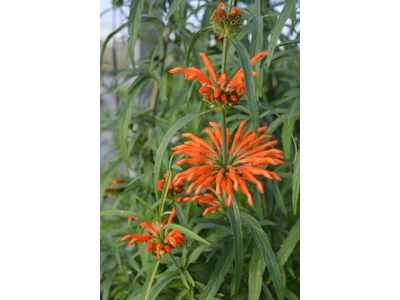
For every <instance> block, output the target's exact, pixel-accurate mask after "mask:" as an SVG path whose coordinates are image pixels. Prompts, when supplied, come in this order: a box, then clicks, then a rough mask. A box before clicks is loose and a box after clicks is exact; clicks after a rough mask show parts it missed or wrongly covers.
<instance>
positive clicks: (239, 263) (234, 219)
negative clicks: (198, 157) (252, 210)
mask: <svg viewBox="0 0 400 300" xmlns="http://www.w3.org/2000/svg"><path fill="white" fill-rule="evenodd" d="M228 212H229V220H230V222H231V227H232V231H233V240H234V245H235V275H234V284H235V297H237V296H238V294H239V288H240V279H241V277H242V269H243V233H242V222H241V218H240V211H239V207H238V205H237V203H236V199H235V197H232V205H231V206H229V207H228Z"/></svg>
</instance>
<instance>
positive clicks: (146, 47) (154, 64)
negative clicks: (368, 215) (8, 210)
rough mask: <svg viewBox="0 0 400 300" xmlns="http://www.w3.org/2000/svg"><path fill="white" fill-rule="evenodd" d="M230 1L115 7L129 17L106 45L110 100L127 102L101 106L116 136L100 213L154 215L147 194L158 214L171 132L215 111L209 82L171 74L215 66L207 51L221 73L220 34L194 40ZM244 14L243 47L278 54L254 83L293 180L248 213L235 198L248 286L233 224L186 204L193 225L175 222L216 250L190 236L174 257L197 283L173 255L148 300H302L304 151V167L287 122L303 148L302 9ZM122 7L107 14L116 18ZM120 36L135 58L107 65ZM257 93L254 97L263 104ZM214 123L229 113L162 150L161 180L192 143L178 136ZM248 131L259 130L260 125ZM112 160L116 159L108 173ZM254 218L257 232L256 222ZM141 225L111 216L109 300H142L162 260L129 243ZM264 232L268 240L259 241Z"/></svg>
mask: <svg viewBox="0 0 400 300" xmlns="http://www.w3.org/2000/svg"><path fill="white" fill-rule="evenodd" d="M219 2H220V1H218V2H217V1H186V0H180V1H179V0H173V1H165V0H152V1H142V0H138V1H133V0H132V2H129V1H121V0H120V1H113V4H114V7H113V10H114V12H115V11H120V12H121V15H122V16H124V17H123V18H122V19H123V20H122V23H121V24H118V25H119V26H116V27H117V28H116V30H115V31H114V32H112V33H110V35H109V37H108V38H107V39H106V40H105V42H104V43H103V45H102V48H101V50H102V61H101V70H102V78H101V85H102V88H103V92H102V94H101V101H102V102H104V104H105V103H107V101H108V100H109V99H114V100H115V103H116V104H117V105H116V106H114V107H111V108H110V106H108V105H102V107H101V126H100V128H101V133H102V134H103V136H104V134H105V133H108V134H109V138H108V139H107V142H106V145H103V147H104V146H105V147H106V149H107V150H106V152H105V153H104V155H103V157H102V162H101V184H100V185H101V187H100V189H101V190H100V193H101V199H100V201H101V208H100V209H101V211H105V210H125V211H135V212H138V213H141V214H143V215H146V214H147V215H149V213H148V212H147V210H146V208H145V207H144V206H143V205H142V204H141V203H140V202H139V201H138V200H137V199H136V198H135V197H134V195H137V196H140V197H141V198H142V199H144V200H145V201H146V202H147V203H148V204H149V205H150V206H151V207H152V208H154V207H156V206H157V204H158V202H157V199H156V197H155V194H154V178H153V176H154V174H153V172H154V163H155V158H156V155H157V151H158V149H159V147H160V144H161V142H162V139H163V137H164V135H165V133H166V132H167V131H168V130H169V129H171V127H173V126H174V124H175V122H176V121H177V120H179V119H181V118H182V117H185V116H187V115H189V114H190V113H193V112H199V111H204V110H205V109H207V105H206V103H205V102H203V101H201V99H202V97H201V94H200V93H198V89H199V88H200V84H199V83H195V82H192V81H185V80H184V76H176V75H172V74H170V73H168V70H169V69H171V68H174V67H177V66H183V67H187V66H194V67H197V68H200V69H203V70H204V66H203V63H202V61H201V58H200V57H199V55H198V53H199V52H205V53H206V54H207V56H208V57H209V58H210V60H211V62H212V63H213V65H214V67H215V68H216V72H217V73H219V70H218V69H219V68H220V67H221V53H222V42H220V41H219V40H217V39H216V37H215V35H214V34H213V31H204V32H203V33H202V34H201V35H200V36H199V38H198V39H197V40H196V41H195V43H194V41H192V38H193V36H194V35H195V34H196V32H198V31H199V29H201V28H206V27H209V18H210V15H211V14H212V12H213V10H214V8H215V7H216V6H217V5H218V3H219ZM234 6H237V7H238V8H240V9H241V10H242V11H243V12H244V14H245V19H246V20H247V21H246V25H245V26H244V29H243V30H242V31H241V33H240V34H239V36H238V37H236V39H235V40H236V41H240V42H241V43H242V44H243V45H244V48H245V49H246V51H247V52H248V53H249V55H250V57H252V56H253V55H254V54H256V53H257V52H259V51H261V50H264V51H265V50H268V51H269V56H268V58H267V59H263V60H261V63H259V64H258V65H256V67H255V68H256V71H257V72H259V76H258V77H255V78H254V82H255V86H256V90H255V99H257V101H258V102H259V106H258V109H259V116H258V121H259V124H260V126H265V125H268V126H269V128H268V130H267V132H266V133H267V134H272V135H273V139H278V140H279V141H280V142H279V144H278V145H277V147H278V148H280V149H283V151H284V156H285V161H286V164H284V165H280V166H275V167H274V169H273V170H274V171H276V172H277V174H278V175H279V176H280V177H281V178H282V179H283V181H282V182H277V181H272V180H266V179H262V182H263V186H264V190H265V191H266V192H265V194H259V193H258V192H257V191H256V188H255V187H253V186H252V187H251V189H250V192H251V193H252V195H253V197H254V202H255V204H254V206H253V207H250V206H248V205H247V201H246V197H245V195H243V194H242V193H241V192H239V193H237V195H236V199H237V202H238V206H239V210H240V212H241V213H242V218H243V217H244V218H246V216H250V217H251V218H250V217H249V218H248V219H247V223H246V220H244V221H243V219H242V223H243V225H245V226H243V245H242V247H243V262H242V267H243V268H242V272H241V274H240V277H239V282H238V281H237V279H235V276H234V275H235V267H236V266H237V265H238V263H237V262H236V259H237V258H236V257H234V255H233V253H234V246H233V243H234V239H233V235H234V232H233V231H232V230H233V229H232V228H231V225H230V222H229V219H228V218H227V217H226V216H224V215H222V214H221V213H220V212H218V211H217V212H216V213H215V214H209V215H207V216H206V217H202V216H201V214H202V212H203V211H204V207H203V206H199V205H197V204H196V203H193V202H189V203H184V204H180V206H181V207H182V210H183V214H184V216H185V220H183V222H182V220H180V222H178V221H176V222H178V223H180V224H181V225H183V226H187V228H188V229H190V230H191V231H193V232H195V233H196V234H198V235H199V236H201V237H202V238H204V239H206V240H207V241H209V242H210V243H211V246H207V245H204V244H201V243H198V242H197V241H194V240H192V241H189V239H187V238H185V243H184V247H180V248H178V249H175V250H174V251H173V252H172V254H173V256H174V257H175V259H176V260H177V262H178V264H179V266H182V267H183V268H184V269H186V270H187V271H188V272H189V274H190V276H191V278H192V279H193V282H194V286H193V285H191V284H190V283H189V284H188V283H187V282H184V280H182V278H181V277H180V276H179V273H178V272H177V271H176V268H175V266H174V265H173V264H172V263H171V261H170V260H169V259H168V258H167V257H163V258H162V259H161V263H160V265H159V267H158V270H157V274H156V275H155V279H154V282H153V285H152V287H151V293H150V297H149V299H213V297H214V298H217V299H233V298H234V296H233V294H235V293H234V291H235V287H237V284H240V289H239V292H238V293H236V295H235V297H236V299H278V297H279V298H280V299H283V298H282V295H284V297H285V298H286V299H298V298H299V294H300V284H299V281H300V262H299V257H300V245H299V243H298V242H299V240H300V231H299V229H300V228H299V227H300V222H299V221H300V212H299V202H298V197H299V174H298V170H299V167H300V155H299V153H298V155H297V159H296V164H295V165H294V164H293V162H294V157H295V153H296V149H295V146H294V144H293V142H292V137H291V134H290V132H289V130H288V129H287V126H288V127H289V128H290V130H291V132H292V133H293V136H294V139H295V142H296V144H297V145H298V146H299V145H300V131H299V130H300V128H299V127H300V122H299V120H300V105H299V101H300V100H299V95H300V93H299V91H300V71H299V70H300V60H299V59H300V50H299V49H300V47H299V41H300V29H299V28H300V26H299V22H300V19H299V4H298V3H297V1H290V0H288V1H282V2H277V1H257V0H256V1H254V0H252V1H234ZM126 8H129V9H128V12H129V13H128V14H125V11H126V10H124V9H126ZM113 10H110V11H106V12H104V14H106V13H113V12H112V11H113ZM117 34H118V35H122V39H124V40H125V41H126V46H127V53H128V56H129V60H128V61H127V62H126V63H120V64H113V55H109V56H104V57H107V58H111V61H109V60H105V59H103V53H104V50H105V49H106V48H107V44H108V43H109V42H110V41H111V40H112V38H113V37H115V36H117ZM138 41H139V42H138ZM139 44H140V57H139V58H137V57H135V51H138V46H137V45H139ZM135 45H136V47H135ZM192 46H194V47H193V48H192ZM191 48H192V49H191ZM188 54H189V55H188ZM136 56H137V55H136ZM114 59H116V57H114ZM106 66H108V68H106ZM110 66H112V67H110ZM240 67H241V61H240V59H239V53H237V51H236V48H235V47H234V46H233V45H232V44H231V45H230V46H229V48H228V59H227V72H228V77H231V76H232V74H234V72H236V71H237V70H238V69H239V68H240ZM246 96H247V95H246ZM246 96H245V97H244V98H243V100H247V101H252V99H246ZM107 99H108V100H107ZM277 114H278V115H279V116H280V117H278V116H277ZM250 115H251V114H250V111H249V108H248V106H247V105H237V106H235V107H234V108H233V109H232V110H230V111H229V112H228V113H227V123H228V124H227V125H228V127H229V128H230V130H231V132H234V131H235V129H236V128H237V127H238V126H239V124H240V122H241V121H242V120H250ZM210 120H211V121H215V122H219V121H220V119H219V115H218V114H216V113H208V114H202V115H201V116H199V117H197V118H194V119H193V120H192V121H190V122H189V123H188V124H187V125H186V126H184V127H182V128H180V129H179V131H178V132H177V133H176V134H175V135H174V138H173V139H172V141H171V143H169V144H168V147H167V150H166V151H165V153H161V156H162V157H163V160H162V163H161V173H160V174H162V173H164V172H165V170H166V169H167V168H168V161H169V158H170V157H171V155H172V150H170V149H171V147H173V146H175V145H177V144H180V143H182V142H183V138H182V137H181V136H180V134H179V133H183V132H191V133H193V134H195V135H197V136H200V135H202V134H203V129H204V128H206V127H209V126H208V121H210ZM284 123H286V124H287V126H285V124H284ZM246 129H251V122H248V124H247V125H246ZM174 161H176V160H174ZM106 162H108V163H109V164H108V166H107V167H106ZM183 167H184V166H183ZM174 168H176V169H175V170H174ZM178 170H180V167H177V166H175V167H173V171H174V172H175V173H176V172H177V171H178ZM294 175H295V176H294ZM117 177H118V178H120V179H122V180H124V183H120V184H118V185H117V186H115V185H114V186H110V182H111V181H112V180H113V179H115V178H117ZM132 182H133V183H132ZM128 184H129V185H128ZM110 188H112V189H117V190H118V191H116V192H114V193H105V189H110ZM246 214H247V215H246ZM254 220H255V221H256V224H253V223H251V222H253V221H254ZM132 223H133V220H131V219H127V218H125V217H123V216H109V215H103V216H101V240H100V251H101V262H100V270H101V274H100V281H101V285H100V292H101V297H102V299H140V298H141V295H142V290H143V289H144V286H145V283H146V278H147V275H148V272H149V270H150V269H151V267H152V265H153V263H154V261H155V260H156V257H155V255H154V253H150V252H147V251H145V248H146V246H147V245H146V244H141V243H138V244H135V245H134V246H133V247H132V246H128V245H127V244H126V243H122V242H120V241H119V240H120V238H121V237H122V236H124V235H126V234H132V233H138V232H144V231H143V230H142V228H140V227H138V226H132ZM184 223H186V224H184ZM249 223H250V224H249ZM259 231H261V232H262V233H265V234H266V236H267V237H268V239H267V240H266V241H265V240H262V238H263V237H264V236H265V235H263V234H262V233H260V232H259ZM257 234H259V235H260V237H258V238H257V237H256V236H257ZM260 240H261V241H263V243H265V244H268V243H269V244H270V246H271V248H272V250H273V252H274V253H275V256H276V261H277V263H278V265H279V271H280V272H279V274H280V281H281V290H282V293H281V294H280V292H278V291H277V287H276V285H275V284H274V282H273V280H271V277H273V275H274V274H271V272H270V268H269V267H268V263H271V262H268V261H267V260H265V259H264V257H265V256H264V253H262V252H263V251H262V250H261V249H260V247H259V246H257V243H259V242H260ZM260 250H261V251H260ZM271 275H272V276H271Z"/></svg>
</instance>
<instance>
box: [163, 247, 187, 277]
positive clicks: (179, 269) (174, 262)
mask: <svg viewBox="0 0 400 300" xmlns="http://www.w3.org/2000/svg"><path fill="white" fill-rule="evenodd" d="M167 254H168V257H169V259H170V260H171V261H172V263H173V264H174V265H175V267H176V268H177V269H178V271H179V272H180V273H181V274H183V276H185V273H183V271H182V269H181V268H180V267H179V266H178V263H177V262H176V261H175V258H174V257H173V256H172V255H171V253H170V252H168V253H167ZM185 277H186V276H185Z"/></svg>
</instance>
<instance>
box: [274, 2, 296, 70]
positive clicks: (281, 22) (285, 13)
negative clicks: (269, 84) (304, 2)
mask: <svg viewBox="0 0 400 300" xmlns="http://www.w3.org/2000/svg"><path fill="white" fill-rule="evenodd" d="M296 3H297V0H287V1H286V4H285V6H284V7H283V9H282V12H281V13H280V14H279V19H278V21H277V22H276V24H275V26H274V28H272V33H271V40H270V42H269V47H268V57H267V67H269V66H270V64H271V61H272V56H273V54H274V50H275V46H276V43H277V42H278V39H279V36H280V35H281V32H282V29H283V26H285V23H286V21H287V19H288V18H289V16H290V13H291V12H292V10H293V9H294V8H295V6H296Z"/></svg>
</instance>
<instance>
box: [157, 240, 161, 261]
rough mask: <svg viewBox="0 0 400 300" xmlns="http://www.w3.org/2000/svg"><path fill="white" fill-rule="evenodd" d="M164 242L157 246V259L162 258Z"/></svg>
mask: <svg viewBox="0 0 400 300" xmlns="http://www.w3.org/2000/svg"><path fill="white" fill-rule="evenodd" d="M162 246H163V244H161V243H158V244H157V246H156V252H157V259H158V260H160V259H161V249H162Z"/></svg>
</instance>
